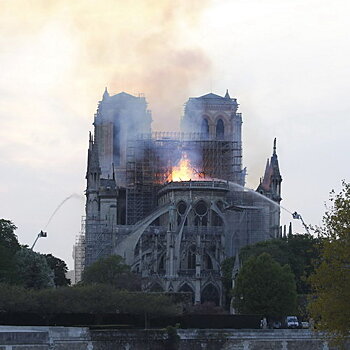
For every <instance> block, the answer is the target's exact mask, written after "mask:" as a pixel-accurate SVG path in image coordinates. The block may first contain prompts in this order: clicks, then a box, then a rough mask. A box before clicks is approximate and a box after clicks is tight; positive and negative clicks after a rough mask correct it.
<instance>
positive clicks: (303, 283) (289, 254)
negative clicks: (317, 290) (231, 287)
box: [232, 234, 320, 294]
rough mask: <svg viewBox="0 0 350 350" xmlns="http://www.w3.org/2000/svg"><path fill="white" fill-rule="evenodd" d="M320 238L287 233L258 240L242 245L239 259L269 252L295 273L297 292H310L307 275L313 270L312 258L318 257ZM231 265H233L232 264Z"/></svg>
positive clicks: (244, 259) (246, 258) (245, 259)
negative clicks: (276, 237)
mask: <svg viewBox="0 0 350 350" xmlns="http://www.w3.org/2000/svg"><path fill="white" fill-rule="evenodd" d="M319 242H320V238H318V237H313V236H311V235H310V234H297V235H288V237H285V238H279V239H272V240H268V241H264V242H258V243H256V244H254V245H250V246H246V247H243V248H242V249H241V251H240V259H241V261H243V262H244V261H247V260H248V259H249V258H250V257H251V256H255V257H257V256H259V255H260V254H262V253H267V254H270V255H271V256H272V257H273V259H274V260H275V261H277V262H278V263H279V264H281V265H286V264H288V265H289V266H290V268H291V270H292V272H293V273H294V275H295V282H296V286H297V293H298V294H309V293H310V292H311V288H310V283H309V282H308V277H309V276H310V274H311V273H312V272H313V269H314V267H313V260H316V259H318V258H319V250H318V244H319ZM232 266H233V265H232Z"/></svg>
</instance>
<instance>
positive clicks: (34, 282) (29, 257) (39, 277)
mask: <svg viewBox="0 0 350 350" xmlns="http://www.w3.org/2000/svg"><path fill="white" fill-rule="evenodd" d="M15 259H16V272H17V276H18V282H19V284H21V285H23V286H24V287H25V288H33V289H41V288H49V287H54V285H55V284H54V273H53V271H52V270H51V269H50V267H49V265H48V264H47V261H46V259H45V257H44V256H43V255H41V254H39V253H36V252H33V251H32V250H31V249H28V248H26V247H22V248H21V249H20V250H19V251H18V252H17V253H16V254H15Z"/></svg>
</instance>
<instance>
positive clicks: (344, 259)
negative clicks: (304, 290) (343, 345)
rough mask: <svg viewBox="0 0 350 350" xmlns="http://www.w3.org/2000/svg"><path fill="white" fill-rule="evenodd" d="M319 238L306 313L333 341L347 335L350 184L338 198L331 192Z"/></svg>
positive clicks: (349, 321) (349, 327) (349, 322)
mask: <svg viewBox="0 0 350 350" xmlns="http://www.w3.org/2000/svg"><path fill="white" fill-rule="evenodd" d="M330 201H331V203H332V206H331V208H330V209H329V210H328V211H327V212H326V213H325V215H324V218H323V227H322V228H321V229H320V232H321V234H323V236H324V237H325V239H324V240H323V243H322V247H321V259H320V262H319V263H318V265H317V267H316V270H315V273H314V274H313V275H312V276H311V277H310V281H311V284H312V287H313V289H314V293H315V295H314V297H313V298H312V300H311V303H310V307H309V310H310V313H311V316H312V317H313V318H314V319H315V321H316V325H317V328H318V329H321V330H325V331H328V332H330V334H333V335H335V336H336V337H340V338H341V337H343V336H349V333H350V183H345V182H343V188H342V190H341V192H340V193H339V194H336V193H335V192H334V191H332V192H331V198H330Z"/></svg>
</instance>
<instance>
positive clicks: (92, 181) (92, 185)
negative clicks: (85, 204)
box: [85, 132, 101, 192]
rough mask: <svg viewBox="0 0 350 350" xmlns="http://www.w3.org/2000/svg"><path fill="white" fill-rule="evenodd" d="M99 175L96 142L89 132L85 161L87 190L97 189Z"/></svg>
mask: <svg viewBox="0 0 350 350" xmlns="http://www.w3.org/2000/svg"><path fill="white" fill-rule="evenodd" d="M100 176H101V167H100V162H99V158H98V150H97V144H96V142H94V140H93V137H92V135H91V132H90V134H89V149H88V161H87V171H86V177H85V178H86V180H87V189H86V191H87V192H89V191H91V190H94V191H96V190H98V187H99V182H100Z"/></svg>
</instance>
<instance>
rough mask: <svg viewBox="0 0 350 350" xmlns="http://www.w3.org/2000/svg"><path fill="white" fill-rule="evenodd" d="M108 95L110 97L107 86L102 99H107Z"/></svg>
mask: <svg viewBox="0 0 350 350" xmlns="http://www.w3.org/2000/svg"><path fill="white" fill-rule="evenodd" d="M108 97H109V93H108V90H107V87H105V92H104V93H103V96H102V100H105V99H107V98H108Z"/></svg>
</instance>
